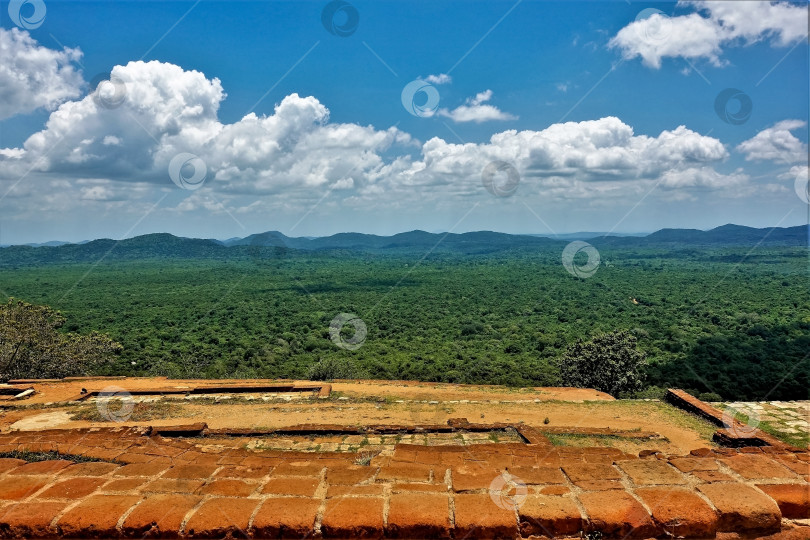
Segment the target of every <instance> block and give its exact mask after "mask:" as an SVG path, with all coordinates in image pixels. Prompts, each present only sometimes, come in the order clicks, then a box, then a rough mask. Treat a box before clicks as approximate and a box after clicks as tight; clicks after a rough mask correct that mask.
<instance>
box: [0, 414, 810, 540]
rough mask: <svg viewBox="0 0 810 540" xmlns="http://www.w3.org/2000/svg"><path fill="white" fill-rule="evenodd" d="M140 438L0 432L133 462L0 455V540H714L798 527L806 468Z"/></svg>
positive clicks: (21, 443) (551, 451)
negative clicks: (201, 444)
mask: <svg viewBox="0 0 810 540" xmlns="http://www.w3.org/2000/svg"><path fill="white" fill-rule="evenodd" d="M148 433H149V430H148V428H138V429H137V430H135V429H128V428H123V429H122V428H112V429H108V428H103V429H97V428H96V429H94V430H73V431H67V432H65V431H60V430H48V431H40V432H14V433H13V434H11V433H0V447H3V446H4V445H6V446H13V447H14V449H26V450H42V449H44V448H50V447H52V446H53V445H54V444H55V445H57V446H63V447H64V446H67V447H69V448H70V449H71V451H73V452H78V453H79V454H82V453H87V454H97V453H104V452H108V453H110V454H116V455H122V456H128V457H126V459H127V460H132V461H129V462H128V464H125V465H123V466H122V465H120V464H116V463H102V462H93V463H80V464H75V463H73V462H70V461H66V460H52V461H42V462H35V463H30V464H26V463H25V462H23V461H20V460H14V459H9V458H4V459H0V538H6V537H13V538H29V537H37V536H39V537H42V536H49V537H54V536H56V537H82V538H86V537H104V538H107V537H109V538H113V537H116V538H123V537H130V538H142V537H156V536H160V537H172V536H180V537H183V538H187V539H188V538H209V537H210V538H214V537H216V538H221V537H232V538H237V537H242V536H248V537H252V538H257V539H258V538H265V537H275V538H277V537H297V538H301V537H305V536H306V537H315V538H317V537H318V536H319V535H321V536H323V537H324V538H333V537H341V538H345V537H357V536H365V537H381V536H389V537H397V536H398V537H420V538H421V537H451V538H455V539H461V538H467V539H474V538H496V537H497V538H518V537H523V538H527V537H529V536H531V535H536V536H538V537H542V536H546V537H551V536H565V535H569V536H573V537H577V536H579V535H580V534H581V533H583V532H585V533H587V532H591V531H594V532H595V531H598V532H600V533H602V535H603V537H604V538H609V537H611V536H612V537H624V536H627V537H628V538H644V537H651V536H656V535H669V536H676V537H677V536H684V537H692V538H707V537H708V538H711V537H713V536H714V534H715V530H716V531H717V535H718V536H717V538H718V539H721V538H723V539H724V540H726V539H730V538H732V536H728V535H734V534H739V535H742V536H741V537H743V536H746V535H747V536H756V537H761V536H763V535H771V534H772V533H779V531H780V529H781V528H782V527H800V526H801V523H802V522H801V521H795V522H788V521H787V520H802V519H808V517H810V500H808V495H809V494H810V484H808V482H807V481H806V479H805V478H804V475H803V474H802V472H803V471H804V470H805V468H806V467H807V465H808V464H809V463H810V457H809V456H808V453H807V452H805V451H800V450H798V449H792V450H788V449H782V448H776V447H768V448H766V449H765V450H764V451H763V450H762V449H760V448H743V449H740V450H736V449H728V448H713V449H709V448H706V449H701V450H699V451H694V452H692V453H691V455H688V456H666V455H663V454H661V453H655V452H644V457H641V458H635V457H633V456H629V455H627V454H625V453H623V452H621V451H618V450H615V449H608V448H576V447H556V448H555V447H549V446H548V445H546V444H542V445H532V444H522V443H520V444H515V443H508V444H489V443H485V444H479V445H476V446H475V447H462V446H433V447H425V446H420V445H416V444H407V445H399V446H397V447H395V448H394V451H393V454H384V455H379V456H376V457H375V458H374V459H373V460H372V463H373V465H369V466H362V465H356V464H354V461H355V460H356V459H357V455H356V454H351V453H347V452H342V453H341V452H335V453H332V452H300V451H264V452H251V451H249V450H247V449H244V448H243V447H242V446H241V445H242V444H244V443H242V442H241V441H238V440H235V441H233V442H232V443H229V442H228V441H227V440H223V444H222V445H221V446H220V447H218V448H220V450H212V448H214V447H213V446H209V447H207V448H206V452H201V451H199V448H196V449H195V446H194V445H195V444H198V442H197V441H198V440H199V439H183V438H177V439H172V438H166V437H161V436H149V435H148ZM217 444H219V440H218V442H217ZM229 444H232V445H230V446H229ZM134 456H140V457H134ZM170 456H172V457H170ZM182 456H188V457H189V459H194V460H201V463H197V462H193V461H188V460H181V459H178V457H182ZM141 458H145V459H147V460H149V461H141ZM499 478H500V479H501V480H502V481H503V480H505V479H511V480H512V481H513V482H516V483H518V484H519V485H518V488H522V490H525V491H522V492H510V493H511V494H512V496H513V497H512V498H511V499H509V498H504V499H502V498H501V496H500V494H499V493H490V486H491V484H492V481H493V480H495V479H499ZM520 484H522V485H520ZM513 501H514V504H513ZM506 503H509V504H506ZM783 518H785V521H784V522H783V521H782V519H783ZM805 533H807V534H805ZM779 534H780V535H782V536H776V537H773V539H772V540H777V538H778V539H779V540H793V539H794V538H795V539H796V540H799V539H801V540H805V538H810V529H808V527H806V526H805V527H804V528H803V529H793V531H792V532H791V531H788V530H787V529H785V530H784V531H783V532H782V533H779ZM723 535H726V536H725V537H724V536H723ZM786 535H787V536H786ZM801 535H804V536H801Z"/></svg>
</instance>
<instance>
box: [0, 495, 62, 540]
mask: <svg viewBox="0 0 810 540" xmlns="http://www.w3.org/2000/svg"><path fill="white" fill-rule="evenodd" d="M68 504H69V503H67V502H44V501H36V502H25V503H18V504H13V505H11V506H9V507H5V508H0V524H3V528H5V527H8V529H7V531H8V532H7V533H6V532H5V531H2V532H0V536H3V537H4V538H5V537H9V538H47V537H53V536H54V531H53V529H51V528H50V525H51V522H52V521H53V518H55V517H56V516H58V515H59V513H60V512H61V511H62V510H64V509H65V507H66V506H67V505H68Z"/></svg>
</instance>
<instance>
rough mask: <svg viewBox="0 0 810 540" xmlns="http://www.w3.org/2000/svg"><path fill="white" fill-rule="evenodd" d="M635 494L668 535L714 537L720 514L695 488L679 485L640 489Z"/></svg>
mask: <svg viewBox="0 0 810 540" xmlns="http://www.w3.org/2000/svg"><path fill="white" fill-rule="evenodd" d="M636 495H638V496H639V497H641V500H642V501H644V504H646V505H647V508H649V509H650V512H652V518H653V520H654V521H655V522H656V523H657V524H658V526H659V527H661V528H662V529H663V530H664V531H665V532H666V534H667V535H668V536H672V537H675V538H677V537H682V536H683V537H699V538H712V537H714V535H715V532H716V531H717V514H716V513H715V511H714V510H713V509H712V508H711V507H709V505H708V504H706V502H705V501H704V500H703V499H701V498H700V497H699V496H698V495H697V494H696V493H695V492H694V491H691V490H689V489H685V488H679V487H649V488H639V489H637V490H636Z"/></svg>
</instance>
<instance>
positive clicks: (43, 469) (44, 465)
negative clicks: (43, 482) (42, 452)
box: [6, 459, 73, 475]
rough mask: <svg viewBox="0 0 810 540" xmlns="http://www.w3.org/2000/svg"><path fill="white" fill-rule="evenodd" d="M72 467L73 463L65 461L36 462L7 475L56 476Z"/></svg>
mask: <svg viewBox="0 0 810 540" xmlns="http://www.w3.org/2000/svg"><path fill="white" fill-rule="evenodd" d="M71 465H73V462H72V461H65V460H64V459H55V460H49V461H36V462H34V463H28V464H26V465H22V466H20V467H17V468H16V469H14V470H11V471H8V473H6V474H9V475H12V474H13V475H17V474H54V473H56V472H59V471H61V470H62V469H64V468H65V467H69V466H71Z"/></svg>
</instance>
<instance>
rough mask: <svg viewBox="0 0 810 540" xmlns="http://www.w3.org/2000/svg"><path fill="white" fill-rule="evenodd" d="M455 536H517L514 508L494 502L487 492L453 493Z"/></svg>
mask: <svg viewBox="0 0 810 540" xmlns="http://www.w3.org/2000/svg"><path fill="white" fill-rule="evenodd" d="M453 502H454V504H455V518H456V519H455V521H456V528H455V537H456V538H501V537H503V538H513V537H515V536H517V533H518V529H517V519H516V516H515V511H514V508H511V509H509V508H502V507H501V506H498V505H497V504H495V501H493V500H492V497H490V495H489V493H462V494H458V495H455V497H454V501H453Z"/></svg>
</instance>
